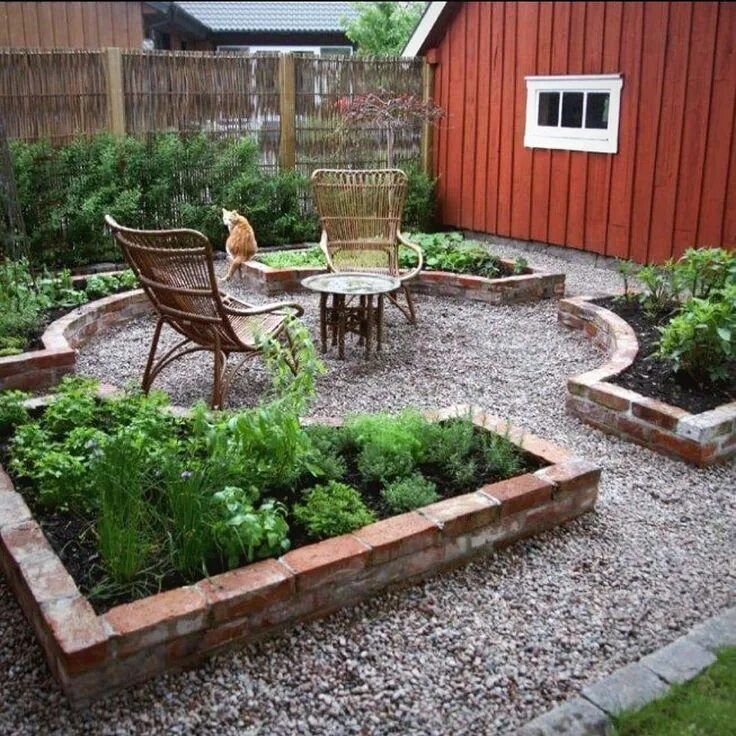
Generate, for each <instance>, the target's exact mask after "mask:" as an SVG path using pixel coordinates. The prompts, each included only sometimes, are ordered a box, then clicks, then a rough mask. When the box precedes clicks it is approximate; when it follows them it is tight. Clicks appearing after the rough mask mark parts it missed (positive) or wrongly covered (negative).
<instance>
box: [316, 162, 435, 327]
mask: <svg viewBox="0 0 736 736" xmlns="http://www.w3.org/2000/svg"><path fill="white" fill-rule="evenodd" d="M407 183H408V180H407V177H406V174H405V173H404V172H403V171H400V170H399V169H372V170H346V169H317V170H316V171H315V172H314V173H313V174H312V189H313V191H314V201H315V205H316V207H317V212H318V214H319V219H320V223H321V225H322V238H321V240H320V247H321V248H322V251H323V252H324V255H325V260H326V261H327V265H328V267H329V269H330V270H331V271H366V272H370V273H383V274H389V275H390V276H394V277H396V278H398V279H399V280H400V281H401V286H402V290H403V292H404V295H405V298H406V306H404V305H402V304H400V303H399V301H398V298H397V295H396V294H389V295H388V297H389V299H390V300H391V301H392V302H393V303H394V304H395V305H396V306H397V307H399V309H401V311H402V312H403V313H404V315H405V316H406V317H407V319H408V320H409V322H411V323H414V322H416V312H415V310H414V302H413V300H412V296H411V292H410V291H409V287H408V285H407V282H408V281H409V280H410V279H413V278H414V277H415V276H416V275H417V274H418V273H419V272H420V271H421V270H422V266H423V265H424V254H423V253H422V249H421V248H420V247H419V246H418V245H416V244H414V243H410V242H409V241H408V240H407V239H406V238H405V237H404V236H403V235H402V233H401V217H402V215H403V212H404V203H405V202H406V190H407ZM400 245H405V246H406V247H407V248H410V249H411V250H413V251H414V252H415V253H416V254H417V265H416V266H415V267H414V268H412V269H409V270H408V271H402V270H401V269H400V268H399V246H400Z"/></svg>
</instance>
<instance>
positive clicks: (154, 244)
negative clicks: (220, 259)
mask: <svg viewBox="0 0 736 736" xmlns="http://www.w3.org/2000/svg"><path fill="white" fill-rule="evenodd" d="M105 222H106V223H107V226H108V227H109V228H110V230H111V231H112V234H113V236H114V237H115V239H116V240H117V242H118V243H119V244H120V247H121V248H122V250H123V253H124V255H125V259H126V260H127V261H128V263H129V264H130V267H131V268H132V269H133V271H134V272H135V274H136V276H137V277H138V280H139V281H140V283H141V286H142V287H143V289H144V291H145V292H146V294H147V295H148V298H149V299H150V300H151V302H152V303H153V305H154V307H155V308H156V311H157V312H158V322H157V323H156V330H155V332H154V335H153V342H152V344H151V349H150V352H149V355H148V363H147V364H146V370H145V373H144V374H143V390H144V391H145V392H146V393H147V392H148V390H149V389H150V387H151V384H152V383H153V381H154V379H155V378H156V376H157V375H158V374H159V373H160V372H161V371H162V370H163V369H164V368H165V367H166V366H167V365H169V364H170V363H171V362H173V361H174V360H176V359H178V358H181V357H182V356H184V355H188V354H189V353H194V352H197V351H199V350H207V351H210V352H212V353H213V354H214V368H215V376H214V384H213V389H212V402H211V406H212V407H213V408H221V407H222V404H223V401H224V399H225V394H226V393H227V390H228V388H229V387H230V384H231V382H232V380H233V378H234V376H235V374H236V373H237V372H238V370H239V369H240V368H241V367H242V366H243V365H244V363H245V362H246V361H247V360H248V359H250V358H252V357H254V356H256V355H258V354H259V353H260V352H261V350H260V348H259V347H258V338H259V336H262V335H271V336H276V335H278V334H279V333H280V332H281V331H282V330H283V328H284V324H285V323H286V321H287V320H288V319H289V318H290V317H298V316H300V315H301V314H303V311H304V310H303V309H302V308H301V307H300V306H299V305H298V304H295V303H293V302H280V303H271V304H265V305H263V306H260V307H253V306H251V305H250V304H246V303H245V302H241V301H238V300H237V299H234V298H233V297H231V296H228V295H226V294H223V293H222V292H221V291H220V290H219V289H218V287H217V278H216V276H215V270H214V267H213V264H212V246H211V245H210V242H209V240H208V239H207V238H206V237H205V236H204V235H202V233H199V232H197V231H196V230H133V229H131V228H127V227H123V226H122V225H119V224H118V223H117V222H115V220H114V219H113V218H112V217H110V215H107V216H106V217H105ZM165 324H166V325H169V326H170V327H171V328H173V329H174V330H175V331H176V332H178V333H179V334H180V335H182V336H183V338H184V339H183V340H181V341H180V342H178V343H177V344H176V345H175V346H174V347H173V348H171V349H170V350H168V351H167V352H166V353H164V355H162V356H161V357H160V358H159V359H158V360H156V350H157V348H158V341H159V338H160V336H161V328H162V327H163V326H164V325H165ZM230 353H239V354H241V355H242V356H243V357H242V359H241V360H240V361H239V362H238V363H237V364H236V365H235V366H234V367H233V368H231V369H230V371H229V374H228V373H227V371H226V369H227V360H228V357H229V355H230Z"/></svg>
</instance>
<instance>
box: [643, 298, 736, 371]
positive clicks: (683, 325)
mask: <svg viewBox="0 0 736 736" xmlns="http://www.w3.org/2000/svg"><path fill="white" fill-rule="evenodd" d="M735 335H736V285H732V286H729V287H727V288H726V289H723V290H722V291H721V292H716V294H715V295H711V298H710V299H699V298H696V297H695V298H691V299H689V300H688V301H687V302H685V304H684V305H683V306H682V308H681V310H680V312H679V313H678V314H677V315H675V316H674V317H673V318H672V319H671V320H670V321H669V323H668V324H667V325H666V326H665V327H664V328H661V338H660V341H659V347H658V352H657V354H658V355H659V356H660V357H661V358H665V359H666V360H668V361H669V362H670V363H671V364H672V366H673V368H674V370H675V371H682V372H684V373H687V374H688V375H689V376H690V377H691V378H692V379H693V380H694V381H695V382H696V383H699V384H704V383H705V382H706V381H707V380H710V381H712V382H718V381H722V380H724V379H726V378H728V376H729V373H730V367H731V365H732V364H733V362H734V361H736V348H735V347H734V344H735V343H736V341H735V340H734V336H735Z"/></svg>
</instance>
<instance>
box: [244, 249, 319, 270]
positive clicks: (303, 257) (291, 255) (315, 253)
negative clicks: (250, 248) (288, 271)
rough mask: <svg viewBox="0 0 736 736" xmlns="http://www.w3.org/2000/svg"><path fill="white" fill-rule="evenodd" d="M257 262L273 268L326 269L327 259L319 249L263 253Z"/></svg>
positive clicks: (257, 257)
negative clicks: (307, 267) (303, 267)
mask: <svg viewBox="0 0 736 736" xmlns="http://www.w3.org/2000/svg"><path fill="white" fill-rule="evenodd" d="M256 260H258V261H260V262H261V263H265V264H266V265H267V266H271V268H298V267H300V266H315V267H321V268H324V267H325V258H324V256H323V255H322V251H321V250H320V249H319V248H318V247H313V248H308V249H307V250H285V251H281V252H279V253H263V254H261V255H258V256H256Z"/></svg>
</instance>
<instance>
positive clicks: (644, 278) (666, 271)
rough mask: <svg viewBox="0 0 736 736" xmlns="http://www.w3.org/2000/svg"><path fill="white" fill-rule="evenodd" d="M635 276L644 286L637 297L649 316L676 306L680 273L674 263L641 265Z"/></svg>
mask: <svg viewBox="0 0 736 736" xmlns="http://www.w3.org/2000/svg"><path fill="white" fill-rule="evenodd" d="M637 276H638V278H639V281H641V283H642V285H643V286H644V291H643V292H642V293H641V294H640V296H639V299H640V301H641V303H642V305H643V307H644V310H645V311H646V312H647V313H648V314H649V315H650V316H651V317H654V318H657V317H661V316H663V315H666V314H668V313H669V312H672V311H673V310H674V309H675V308H676V307H677V304H678V300H679V298H680V293H681V291H682V275H681V272H680V271H678V270H677V266H676V264H675V263H673V262H672V261H667V262H666V263H665V264H664V265H663V266H652V265H649V266H642V267H641V268H640V269H639V271H638V273H637Z"/></svg>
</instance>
